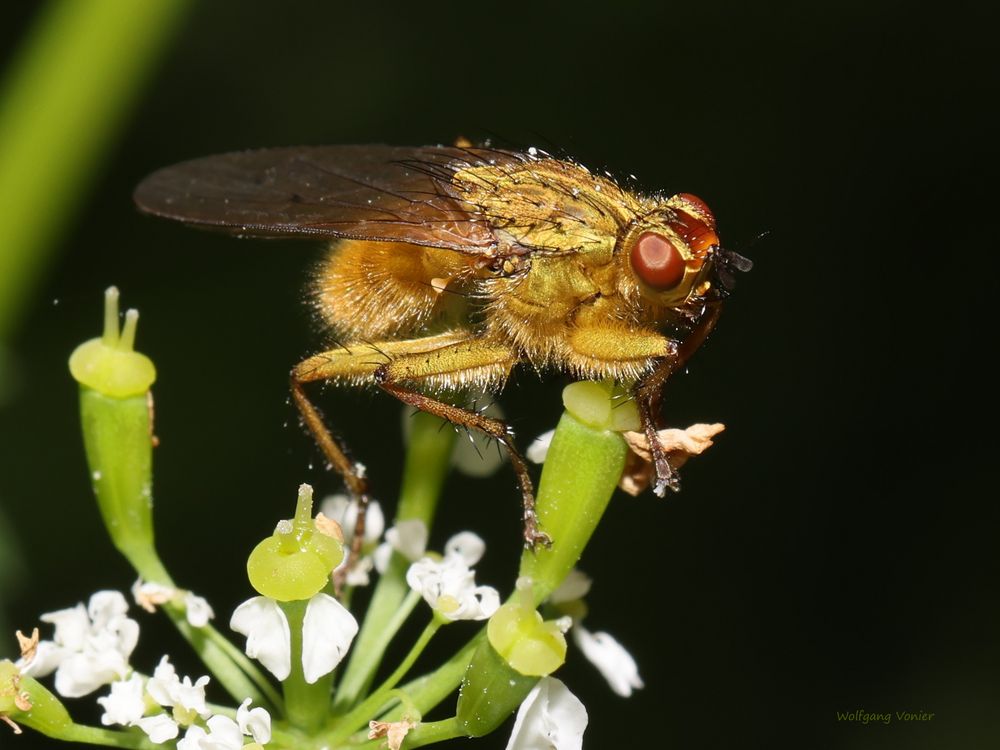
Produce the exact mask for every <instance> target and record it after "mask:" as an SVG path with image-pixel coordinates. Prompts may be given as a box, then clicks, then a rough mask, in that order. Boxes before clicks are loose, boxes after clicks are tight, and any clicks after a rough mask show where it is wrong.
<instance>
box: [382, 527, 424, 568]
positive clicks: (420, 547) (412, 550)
mask: <svg viewBox="0 0 1000 750" xmlns="http://www.w3.org/2000/svg"><path fill="white" fill-rule="evenodd" d="M426 550H427V526H426V525H425V524H424V522H423V521H421V520H420V519H417V518H410V519H407V520H405V521H397V522H396V523H395V525H394V526H393V527H392V528H391V529H389V530H388V531H386V532H385V542H383V543H382V544H380V545H379V546H378V548H377V549H376V550H375V555H374V558H375V569H376V570H377V571H378V572H379V573H385V571H386V569H387V568H388V567H389V561H390V560H391V559H392V553H393V552H398V553H399V554H400V555H401V556H402V557H403V558H404V559H406V560H409V561H410V562H414V561H416V560H419V559H420V558H421V557H422V556H423V554H424V552H425V551H426Z"/></svg>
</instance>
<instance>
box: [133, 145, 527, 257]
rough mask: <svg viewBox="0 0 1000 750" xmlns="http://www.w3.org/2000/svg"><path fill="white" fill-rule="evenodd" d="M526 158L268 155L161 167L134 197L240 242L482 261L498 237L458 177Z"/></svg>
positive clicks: (443, 152) (442, 151)
mask: <svg viewBox="0 0 1000 750" xmlns="http://www.w3.org/2000/svg"><path fill="white" fill-rule="evenodd" d="M526 158H527V157H525V156H523V155H521V154H518V153H515V152H511V151H500V150H494V149H488V148H458V147H450V148H449V147H425V148H405V147H396V146H311V147H295V148H274V149H262V150H259V151H243V152H238V153H230V154H220V155H217V156H209V157H205V158H202V159H195V160H193V161H187V162H183V163H181V164H176V165H174V166H171V167H167V168H165V169H161V170H159V171H158V172H154V173H153V174H152V175H150V176H149V177H147V178H146V179H145V180H143V182H142V183H140V185H139V187H138V188H136V191H135V196H134V197H135V202H136V204H137V205H138V207H139V208H140V209H141V210H142V211H145V212H146V213H149V214H153V215H155V216H160V217H163V218H166V219H172V220H175V221H182V222H184V223H186V224H192V225H195V226H201V227H205V228H214V229H219V230H222V231H225V232H228V233H231V234H235V235H240V236H248V237H284V236H303V237H344V238H351V239H367V240H389V241H398V242H408V243H411V244H416V245H425V246H431V247H443V248H450V249H454V250H460V251H464V252H472V253H480V252H483V251H484V250H486V249H488V248H490V247H492V246H494V245H495V244H496V238H495V237H494V234H493V230H492V228H491V226H490V224H489V223H488V222H487V220H486V218H485V217H483V215H482V214H481V213H480V212H479V211H478V210H477V209H476V208H475V207H473V206H471V205H469V204H468V203H465V202H463V200H462V199H461V197H460V195H459V194H458V193H457V192H456V191H455V190H454V188H453V186H452V184H451V177H452V175H453V174H454V173H455V172H456V171H457V170H461V169H466V168H469V167H475V166H484V165H495V166H499V167H501V168H503V167H508V168H509V167H511V166H513V165H514V164H516V163H519V162H523V161H524V160H525V159H526Z"/></svg>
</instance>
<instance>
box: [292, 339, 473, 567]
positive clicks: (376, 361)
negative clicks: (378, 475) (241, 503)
mask: <svg viewBox="0 0 1000 750" xmlns="http://www.w3.org/2000/svg"><path fill="white" fill-rule="evenodd" d="M460 338H462V337H460V336H457V335H456V334H451V333H449V334H441V335H438V336H429V337H427V338H423V339H414V340H410V341H387V342H381V343H376V344H364V343H361V344H352V345H351V346H350V347H341V348H339V349H331V350H330V351H327V352H322V353H320V354H317V355H314V356H312V357H309V358H308V359H306V360H305V361H303V362H300V363H299V364H298V365H296V366H295V368H294V369H293V370H292V374H291V392H292V399H293V400H294V401H295V406H296V408H298V410H299V414H300V415H301V416H302V421H303V423H304V424H305V426H306V428H308V430H309V432H310V433H311V434H312V436H313V439H314V440H315V441H316V444H317V445H318V446H319V449H320V451H322V453H323V456H324V458H325V459H326V461H327V462H328V463H329V465H330V466H331V467H332V468H333V469H334V470H335V471H336V472H337V473H338V474H340V475H341V477H343V479H344V484H346V485H347V490H348V492H350V494H351V496H352V497H353V498H354V499H355V500H356V501H357V503H358V514H357V521H356V523H355V527H354V538H353V540H352V541H351V550H350V558H349V560H348V567H349V566H350V565H352V564H353V563H354V561H356V560H357V559H358V557H359V556H360V554H361V543H362V541H363V539H364V533H365V516H366V511H367V509H368V503H369V500H370V497H371V495H370V491H369V486H368V479H367V477H366V476H365V472H364V467H363V466H362V465H361V464H359V463H357V462H356V461H353V460H351V458H350V457H349V456H348V452H347V449H346V446H345V445H344V444H343V442H342V441H340V440H338V439H337V438H335V437H334V436H333V434H332V433H331V432H330V430H329V428H328V427H327V426H326V424H325V422H324V421H323V416H322V414H320V411H319V409H317V408H316V406H315V405H314V404H313V403H312V401H311V400H310V399H309V397H308V395H307V394H306V391H305V388H304V386H305V385H306V384H307V383H313V382H317V381H334V382H337V381H346V382H350V383H358V384H361V383H365V382H369V383H372V382H374V374H375V371H376V370H377V369H378V368H379V367H380V366H381V365H382V364H384V363H385V362H386V359H387V358H392V357H393V356H396V355H398V354H401V353H403V352H409V351H413V350H414V349H416V350H417V351H420V350H426V349H428V348H431V349H433V348H438V347H441V346H447V345H448V344H451V343H454V342H455V341H456V340H459V339H460ZM345 569H346V568H345Z"/></svg>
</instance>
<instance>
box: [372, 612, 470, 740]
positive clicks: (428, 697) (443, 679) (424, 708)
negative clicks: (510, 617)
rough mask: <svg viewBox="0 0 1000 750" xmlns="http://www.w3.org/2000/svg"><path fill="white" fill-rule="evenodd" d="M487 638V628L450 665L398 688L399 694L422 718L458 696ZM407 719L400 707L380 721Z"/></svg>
mask: <svg viewBox="0 0 1000 750" xmlns="http://www.w3.org/2000/svg"><path fill="white" fill-rule="evenodd" d="M485 637H486V628H483V629H481V630H480V631H479V632H478V633H477V634H476V635H475V636H473V637H472V638H471V639H470V640H469V642H468V643H466V644H465V645H464V646H462V648H461V649H459V651H458V652H457V653H455V655H454V656H452V657H451V658H450V659H448V661H446V662H445V663H444V664H442V665H441V666H440V667H438V668H437V669H435V670H434V671H433V672H431V673H430V674H425V675H423V676H421V677H418V678H417V679H415V680H411V681H410V682H408V683H406V684H405V685H403V686H402V687H401V688H399V692H403V693H406V694H407V695H408V696H409V697H410V700H411V702H412V704H413V706H414V707H415V708H416V709H417V711H419V712H420V714H421V715H426V714H427V713H429V712H430V711H431V710H432V709H433V708H434V707H435V706H437V705H438V704H440V703H441V701H443V700H444V699H445V698H447V697H448V696H449V695H451V694H452V693H453V692H455V690H456V688H458V686H459V685H460V684H461V682H462V678H463V677H464V676H465V672H466V670H467V669H468V668H469V662H470V661H472V657H473V655H475V653H476V649H478V648H479V644H480V643H481V642H482V640H483V639H484V638H485ZM403 715H404V709H403V708H402V707H400V706H396V707H395V708H392V709H390V710H389V711H388V712H386V713H385V714H384V715H382V716H380V717H379V719H380V720H381V721H399V720H400V719H401V718H402V717H403Z"/></svg>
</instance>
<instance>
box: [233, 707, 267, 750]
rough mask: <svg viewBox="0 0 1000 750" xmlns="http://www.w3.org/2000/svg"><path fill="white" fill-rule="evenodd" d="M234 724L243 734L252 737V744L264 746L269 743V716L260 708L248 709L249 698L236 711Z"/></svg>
mask: <svg viewBox="0 0 1000 750" xmlns="http://www.w3.org/2000/svg"><path fill="white" fill-rule="evenodd" d="M236 723H237V724H239V726H240V731H241V732H242V733H243V734H246V735H249V736H251V737H253V741H254V742H256V743H258V744H260V745H266V744H267V743H268V742H270V741H271V714H269V713H268V712H267V711H265V710H264V709H263V708H260V707H257V708H253V709H252V708H250V699H249V698H247V699H246V700H245V701H243V702H242V703H241V704H240V707H239V708H238V709H236Z"/></svg>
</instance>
